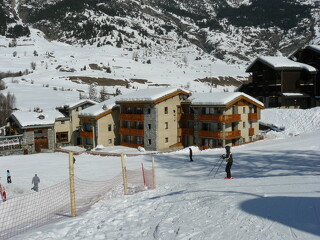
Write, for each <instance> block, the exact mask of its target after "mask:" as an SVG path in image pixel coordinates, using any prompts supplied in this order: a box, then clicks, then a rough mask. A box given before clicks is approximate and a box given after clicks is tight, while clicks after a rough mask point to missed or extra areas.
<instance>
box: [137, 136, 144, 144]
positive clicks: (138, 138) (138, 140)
mask: <svg viewBox="0 0 320 240" xmlns="http://www.w3.org/2000/svg"><path fill="white" fill-rule="evenodd" d="M136 140H137V144H139V145H142V144H143V138H142V137H140V136H138V137H137V138H136Z"/></svg>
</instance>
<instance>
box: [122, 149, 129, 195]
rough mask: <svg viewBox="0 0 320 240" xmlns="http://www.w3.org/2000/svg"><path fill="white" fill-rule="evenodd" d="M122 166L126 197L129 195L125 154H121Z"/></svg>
mask: <svg viewBox="0 0 320 240" xmlns="http://www.w3.org/2000/svg"><path fill="white" fill-rule="evenodd" d="M121 165H122V177H123V190H124V195H128V182H127V169H126V163H125V160H124V153H121Z"/></svg>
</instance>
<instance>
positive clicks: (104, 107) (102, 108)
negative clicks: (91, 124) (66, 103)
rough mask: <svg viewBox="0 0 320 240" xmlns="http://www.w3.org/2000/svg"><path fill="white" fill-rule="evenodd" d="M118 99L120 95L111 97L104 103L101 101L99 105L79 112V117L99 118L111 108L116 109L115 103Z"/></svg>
mask: <svg viewBox="0 0 320 240" xmlns="http://www.w3.org/2000/svg"><path fill="white" fill-rule="evenodd" d="M119 97H122V96H121V95H119V96H116V97H112V98H110V99H108V100H106V101H103V102H101V103H98V104H96V105H93V106H90V107H88V108H86V109H83V110H81V111H80V112H79V116H83V117H96V116H99V115H100V114H102V113H105V112H107V111H109V110H111V109H112V108H114V107H116V106H117V104H116V101H117V99H118V98H119Z"/></svg>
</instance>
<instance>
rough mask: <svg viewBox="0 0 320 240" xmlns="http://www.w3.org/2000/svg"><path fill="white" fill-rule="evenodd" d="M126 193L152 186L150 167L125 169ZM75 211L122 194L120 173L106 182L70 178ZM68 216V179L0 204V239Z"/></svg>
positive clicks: (78, 211) (83, 209)
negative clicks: (73, 189)
mask: <svg viewBox="0 0 320 240" xmlns="http://www.w3.org/2000/svg"><path fill="white" fill-rule="evenodd" d="M126 176H127V177H126V180H127V185H128V193H129V194H133V193H135V192H138V191H143V190H146V189H148V188H153V187H154V186H155V183H154V182H153V181H154V177H153V170H146V169H142V170H141V169H138V170H126ZM74 185H75V205H76V212H77V214H79V213H82V212H84V211H86V210H88V209H89V208H90V206H92V205H93V204H94V203H96V202H98V201H99V200H101V199H102V198H109V199H112V198H114V197H116V196H120V195H122V194H123V185H124V182H123V174H119V175H117V176H116V177H114V178H112V179H110V180H108V181H88V180H83V179H79V178H77V177H74ZM70 216H71V201H70V181H69V179H66V180H64V181H62V182H60V183H58V184H56V185H54V186H51V187H49V188H46V189H43V190H40V191H39V192H35V193H31V194H28V195H24V196H21V197H15V198H11V199H10V198H9V199H7V201H5V202H2V203H0V240H5V239H8V238H10V237H13V236H16V235H18V234H21V233H23V232H26V231H29V230H31V229H35V228H37V227H40V226H43V225H46V224H49V223H54V222H57V221H60V220H62V219H64V218H66V217H70Z"/></svg>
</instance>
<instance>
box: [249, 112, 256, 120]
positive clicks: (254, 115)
mask: <svg viewBox="0 0 320 240" xmlns="http://www.w3.org/2000/svg"><path fill="white" fill-rule="evenodd" d="M248 120H249V121H257V120H258V113H248Z"/></svg>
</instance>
